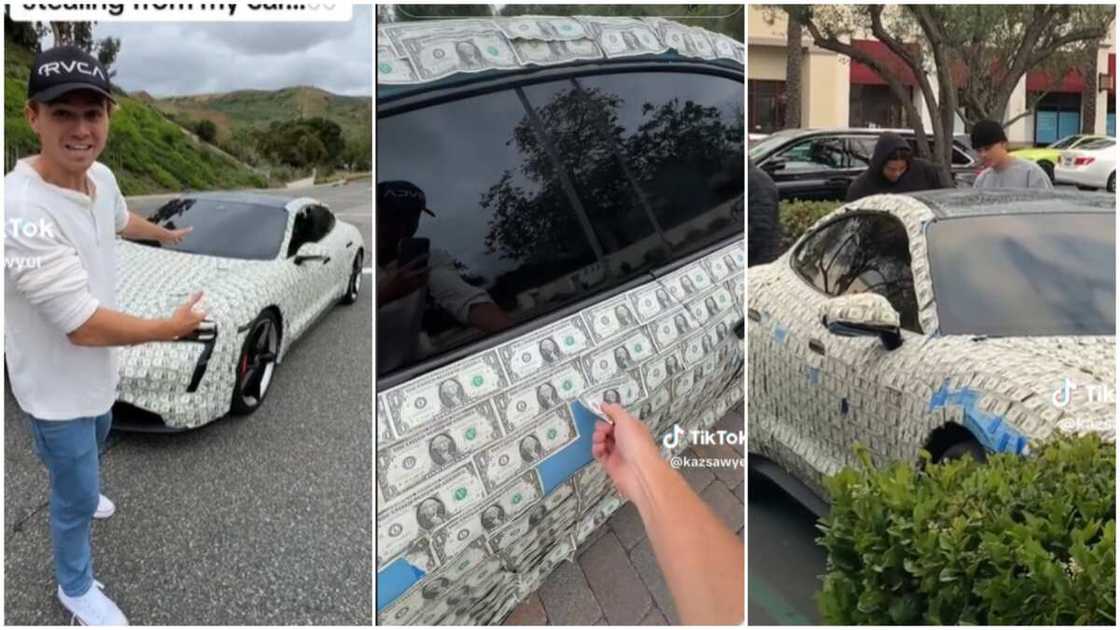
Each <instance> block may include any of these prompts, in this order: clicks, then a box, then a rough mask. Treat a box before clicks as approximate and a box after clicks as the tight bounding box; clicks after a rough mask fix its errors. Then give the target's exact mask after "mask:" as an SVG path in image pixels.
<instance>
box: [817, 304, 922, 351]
mask: <svg viewBox="0 0 1120 630" xmlns="http://www.w3.org/2000/svg"><path fill="white" fill-rule="evenodd" d="M820 318H821V324H822V325H824V327H825V328H827V329H828V332H830V333H832V334H834V335H839V336H841V337H878V338H880V339H882V340H883V345H884V346H886V348H887V350H894V349H895V348H898V347H899V346H901V345H902V333H901V329H902V327H901V325H900V321H901V318H900V317H899V315H898V311H896V310H894V307H893V306H891V303H890V302H889V301H888V300H887V298H885V297H883V296H881V295H879V294H878V293H856V294H852V295H841V296H839V297H835V298H832V299H830V300H828V301H827V302H825V303H824V304H822V305H821V308H820Z"/></svg>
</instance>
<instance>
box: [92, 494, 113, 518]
mask: <svg viewBox="0 0 1120 630" xmlns="http://www.w3.org/2000/svg"><path fill="white" fill-rule="evenodd" d="M116 511H117V506H115V505H113V502H112V501H110V500H109V497H107V496H105V495H103V494H99V495H97V510H96V511H95V512H94V513H93V518H109V517H110V516H112V515H113V512H116Z"/></svg>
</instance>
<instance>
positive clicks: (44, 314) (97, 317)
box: [4, 47, 205, 625]
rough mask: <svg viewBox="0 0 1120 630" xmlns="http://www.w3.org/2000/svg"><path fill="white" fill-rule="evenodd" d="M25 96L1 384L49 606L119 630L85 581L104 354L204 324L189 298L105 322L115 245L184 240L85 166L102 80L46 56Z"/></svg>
mask: <svg viewBox="0 0 1120 630" xmlns="http://www.w3.org/2000/svg"><path fill="white" fill-rule="evenodd" d="M27 93H28V102H27V104H26V107H25V110H26V117H27V122H28V124H30V126H31V128H32V129H33V130H34V132H35V134H36V135H37V136H38V138H39V145H40V152H39V154H38V155H34V156H31V157H28V158H24V159H22V160H20V161H19V163H18V164H17V165H16V167H15V168H14V169H13V170H12V172H11V173H9V174H8V175H7V176H6V177H5V179H4V189H5V206H4V208H5V212H6V215H7V217H6V225H5V228H6V230H5V233H4V237H5V238H4V242H5V254H4V256H5V261H4V262H5V274H6V278H5V283H4V295H5V300H6V302H5V313H4V314H5V321H4V337H5V344H6V353H5V356H6V360H7V364H8V373H9V376H10V381H11V387H12V394H13V395H14V396H15V399H16V401H17V402H18V403H19V406H20V408H21V409H22V410H23V411H24V413H25V414H26V415H27V416H28V425H29V427H30V431H31V434H32V437H33V442H34V448H35V451H36V453H37V454H38V456H39V458H40V459H41V460H42V461H43V463H44V465H46V467H47V469H48V471H49V473H50V484H51V493H50V530H51V542H52V547H53V551H54V561H55V577H56V578H57V580H58V598H59V601H60V602H62V605H63V606H64V607H66V609H67V610H69V611H70V612H71V613H72V614H73V615H74V617H76V618H77V619H78V621H80V622H81V623H83V624H86V625H123V624H126V623H128V621H127V619H126V618H125V616H124V614H123V613H121V611H120V609H119V608H118V607H117V606H116V604H114V603H113V602H112V601H111V600H110V599H109V598H108V597H106V596H105V595H104V593H102V591H101V585H100V584H99V583H97V582H95V580H94V578H93V561H92V551H91V547H90V542H91V540H90V536H91V532H92V519H93V518H94V517H99V518H107V517H108V516H110V515H111V514H112V513H113V511H114V509H115V508H114V506H113V504H112V502H110V501H109V500H108V499H106V498H105V497H104V496H102V495H101V494H100V487H99V486H100V482H99V473H98V470H99V464H100V462H99V457H100V449H101V446H102V445H103V444H104V441H105V437H106V436H107V435H108V433H109V427H110V425H111V423H112V405H113V402H114V401H115V400H116V389H117V383H118V371H117V362H116V356H115V354H114V353H115V350H114V349H113V348H112V347H113V346H125V345H131V344H138V343H145V342H149V341H173V340H175V339H179V338H181V337H184V336H187V335H190V334H191V333H193V332H194V331H195V330H196V329H197V328H198V326H199V324H200V323H201V322H202V321H203V319H204V318H205V313H204V312H203V311H202V309H201V308H200V307H199V306H198V301H199V300H200V299H201V297H202V294H201V293H196V294H195V295H193V296H191V298H190V299H189V300H188V301H187V303H186V304H183V305H182V306H180V307H179V308H178V309H176V310H175V312H174V313H172V314H171V316H170V317H169V318H167V319H159V320H152V319H141V318H138V317H133V316H131V315H127V314H125V313H122V312H120V311H118V310H117V304H116V295H115V286H116V266H117V260H116V245H115V242H114V241H115V239H116V236H117V235H118V234H119V235H121V236H124V237H127V238H134V239H148V240H158V241H161V242H165V243H175V242H178V241H179V240H181V239H182V238H183V236H185V235H186V233H187V232H189V230H190V229H189V228H185V229H181V230H167V229H164V228H162V227H160V226H157V225H155V224H154V223H151V222H149V221H147V220H146V219H144V218H142V217H140V216H138V215H135V214H132V213H130V212H129V211H128V209H127V208H126V207H125V200H124V197H123V196H122V195H121V192H120V189H119V188H118V186H117V181H116V178H115V177H114V176H113V173H112V171H110V170H109V168H108V167H106V166H105V165H103V164H100V163H98V162H97V161H96V160H97V158H98V156H100V154H101V152H102V150H104V148H105V143H106V141H107V139H108V134H109V119H110V117H111V115H112V110H113V107H114V106H115V102H114V101H113V98H112V95H111V88H110V85H109V79H108V74H107V73H106V71H105V68H104V67H103V66H102V65H101V64H100V63H98V62H97V60H96V59H94V58H93V57H92V56H90V55H89V54H87V53H86V52H84V51H82V50H81V49H79V48H75V47H57V48H52V49H50V50H46V51H43V52H41V53H40V54H39V55H38V56H37V57H36V58H35V63H34V64H33V65H32V68H31V76H30V79H29V81H28V90H27Z"/></svg>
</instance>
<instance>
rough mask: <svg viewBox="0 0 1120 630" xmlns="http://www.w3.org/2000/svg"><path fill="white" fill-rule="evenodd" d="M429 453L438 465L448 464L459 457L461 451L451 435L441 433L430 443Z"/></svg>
mask: <svg viewBox="0 0 1120 630" xmlns="http://www.w3.org/2000/svg"><path fill="white" fill-rule="evenodd" d="M428 455H429V457H431V458H432V463H433V464H435V465H436V466H446V465H448V464H450V463H451V462H453V461H455V459H456V458H458V457H459V451H458V449H457V448H456V447H455V440H453V439H451V436H450V435H448V434H446V433H440V434H439V435H437V436H435V437H434V438H432V441H431V442H430V443H428Z"/></svg>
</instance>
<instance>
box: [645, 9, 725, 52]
mask: <svg viewBox="0 0 1120 630" xmlns="http://www.w3.org/2000/svg"><path fill="white" fill-rule="evenodd" d="M641 20H642V21H643V22H645V23H646V24H649V25H650V27H651V28H653V29H654V31H655V32H657V34H658V35H659V36H660V38H661V41H663V42H665V44H666V45H667V46H669V47H670V48H672V49H674V50H676V51H677V54H680V55H682V56H685V57H697V58H700V59H715V58H716V49H715V45H714V44H713V43H712V41H711V40H709V39H708V32H707V31H705V30H704V29H702V28H694V27H690V26H687V25H685V24H681V23H680V22H674V21H673V20H667V19H665V18H660V17H643V18H641Z"/></svg>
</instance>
